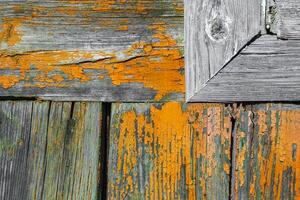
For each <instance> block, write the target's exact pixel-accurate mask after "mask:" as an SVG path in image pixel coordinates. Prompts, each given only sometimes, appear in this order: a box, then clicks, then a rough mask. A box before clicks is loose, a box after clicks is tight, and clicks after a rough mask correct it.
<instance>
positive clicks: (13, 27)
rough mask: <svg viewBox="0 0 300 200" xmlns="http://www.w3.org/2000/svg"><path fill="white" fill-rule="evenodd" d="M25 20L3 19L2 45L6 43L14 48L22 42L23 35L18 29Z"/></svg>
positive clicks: (0, 35)
mask: <svg viewBox="0 0 300 200" xmlns="http://www.w3.org/2000/svg"><path fill="white" fill-rule="evenodd" d="M23 21H24V19H22V18H21V19H20V18H13V19H9V18H4V19H2V28H1V29H2V30H1V32H0V43H1V42H5V43H6V44H7V45H8V46H13V45H15V44H17V43H19V42H20V41H21V36H22V34H21V33H20V32H19V31H18V27H19V26H20V25H21V23H22V22H23Z"/></svg>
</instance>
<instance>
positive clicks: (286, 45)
mask: <svg viewBox="0 0 300 200" xmlns="http://www.w3.org/2000/svg"><path fill="white" fill-rule="evenodd" d="M233 8H234V9H233ZM203 10H205V11H206V13H205V11H203ZM224 10H225V11H226V12H225V11H224ZM299 13H300V1H298V0H275V1H272V0H268V1H266V2H265V1H264V0H256V1H250V0H249V1H246V3H245V1H238V0H233V1H230V3H225V2H223V1H219V0H214V1H206V0H197V1H192V0H186V1H185V39H186V40H185V61H186V65H185V69H186V100H187V101H190V102H197V101H199V102H230V101H297V100H300V40H299V39H300V14H299ZM275 34H276V35H277V36H276V35H275Z"/></svg>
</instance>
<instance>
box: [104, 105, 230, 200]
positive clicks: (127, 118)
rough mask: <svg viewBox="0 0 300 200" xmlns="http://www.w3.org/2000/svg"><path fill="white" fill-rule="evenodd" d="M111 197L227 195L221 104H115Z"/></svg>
mask: <svg viewBox="0 0 300 200" xmlns="http://www.w3.org/2000/svg"><path fill="white" fill-rule="evenodd" d="M111 120H112V121H111V131H110V139H109V141H110V143H109V163H108V170H109V171H108V199H202V198H204V199H228V197H229V196H228V195H229V181H230V180H229V174H230V145H231V123H230V116H229V113H228V110H227V108H225V107H224V106H223V105H212V104H211V105H209V104H190V105H187V104H181V103H175V102H169V103H165V104H149V103H143V104H130V103H122V104H113V106H112V116H111Z"/></svg>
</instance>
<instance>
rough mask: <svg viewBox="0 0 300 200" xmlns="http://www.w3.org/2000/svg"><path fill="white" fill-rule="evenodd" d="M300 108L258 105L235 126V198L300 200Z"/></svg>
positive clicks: (239, 117) (244, 112)
mask: <svg viewBox="0 0 300 200" xmlns="http://www.w3.org/2000/svg"><path fill="white" fill-rule="evenodd" d="M299 120H300V106H299V105H296V104H293V105H292V104H258V105H249V106H247V107H246V108H245V109H240V112H239V113H238V114H237V122H236V124H235V127H236V133H235V138H236V142H235V144H234V145H233V146H234V147H233V151H235V152H236V153H235V154H236V158H235V160H236V163H235V169H234V170H233V172H234V173H235V176H234V180H233V181H232V183H233V184H232V186H233V187H232V194H233V196H234V199H299V198H300V153H299V146H300V140H299V136H300V132H299V129H300V121H299Z"/></svg>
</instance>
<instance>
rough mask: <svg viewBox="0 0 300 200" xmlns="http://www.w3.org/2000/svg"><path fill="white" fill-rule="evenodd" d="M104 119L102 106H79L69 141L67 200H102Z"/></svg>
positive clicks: (65, 184)
mask: <svg viewBox="0 0 300 200" xmlns="http://www.w3.org/2000/svg"><path fill="white" fill-rule="evenodd" d="M101 118H102V116H101V103H99V102H89V103H87V102H76V103H75V105H74V110H73V114H72V119H71V121H70V124H69V132H68V134H67V135H66V140H65V145H66V149H65V153H64V161H65V166H66V167H65V178H64V182H63V194H64V199H98V198H97V188H98V178H99V173H100V172H101V169H102V166H99V164H100V163H99V158H100V145H101V143H100V132H101ZM103 134H105V133H103ZM98 169H99V170H98Z"/></svg>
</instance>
